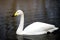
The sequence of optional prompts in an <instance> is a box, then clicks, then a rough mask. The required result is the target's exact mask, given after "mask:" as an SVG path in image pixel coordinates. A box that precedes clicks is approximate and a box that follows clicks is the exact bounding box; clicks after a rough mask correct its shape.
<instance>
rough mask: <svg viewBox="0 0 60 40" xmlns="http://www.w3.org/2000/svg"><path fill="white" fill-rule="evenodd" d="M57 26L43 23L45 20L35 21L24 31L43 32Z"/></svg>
mask: <svg viewBox="0 0 60 40" xmlns="http://www.w3.org/2000/svg"><path fill="white" fill-rule="evenodd" d="M54 28H55V26H54V25H51V24H47V23H43V22H34V23H32V24H30V25H28V26H27V27H26V28H25V29H24V31H23V32H24V33H38V32H42V31H48V30H50V29H54Z"/></svg>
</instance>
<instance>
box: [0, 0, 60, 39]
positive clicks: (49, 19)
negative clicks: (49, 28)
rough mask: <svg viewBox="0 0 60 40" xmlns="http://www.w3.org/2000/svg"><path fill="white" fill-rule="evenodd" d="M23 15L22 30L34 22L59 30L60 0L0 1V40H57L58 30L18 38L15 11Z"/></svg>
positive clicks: (59, 31) (59, 33)
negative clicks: (49, 25) (46, 24)
mask: <svg viewBox="0 0 60 40" xmlns="http://www.w3.org/2000/svg"><path fill="white" fill-rule="evenodd" d="M18 9H21V10H23V11H24V14H25V20H24V21H25V23H24V24H25V25H24V28H25V27H26V26H27V25H29V24H31V23H33V22H36V21H39V22H40V21H41V22H45V23H49V24H54V25H55V26H56V27H59V28H60V0H0V40H59V39H60V29H59V30H57V31H54V32H53V34H52V33H51V34H49V35H47V34H44V35H36V36H18V35H16V30H17V28H18V24H17V20H16V17H11V15H13V14H14V13H15V11H16V10H18Z"/></svg>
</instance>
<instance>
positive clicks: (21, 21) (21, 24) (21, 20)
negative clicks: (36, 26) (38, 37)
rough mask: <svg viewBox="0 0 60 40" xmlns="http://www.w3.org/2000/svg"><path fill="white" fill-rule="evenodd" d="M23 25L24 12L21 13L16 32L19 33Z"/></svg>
mask: <svg viewBox="0 0 60 40" xmlns="http://www.w3.org/2000/svg"><path fill="white" fill-rule="evenodd" d="M23 27H24V14H23V15H21V18H20V23H19V26H18V29H17V33H21V32H22V31H23Z"/></svg>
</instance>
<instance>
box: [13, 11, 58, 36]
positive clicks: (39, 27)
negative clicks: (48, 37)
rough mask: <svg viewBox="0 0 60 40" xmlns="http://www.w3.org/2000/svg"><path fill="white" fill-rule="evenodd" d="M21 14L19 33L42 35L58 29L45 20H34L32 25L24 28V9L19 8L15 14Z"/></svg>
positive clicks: (17, 32)
mask: <svg viewBox="0 0 60 40" xmlns="http://www.w3.org/2000/svg"><path fill="white" fill-rule="evenodd" d="M17 15H21V19H20V24H19V27H18V29H17V31H16V34H17V35H40V34H45V33H47V32H53V31H54V30H57V29H58V28H56V27H55V26H54V25H51V24H47V23H43V22H34V23H32V24H30V25H28V26H27V27H26V28H25V29H24V30H23V27H24V14H23V11H21V10H18V11H17V12H16V13H15V14H14V16H17Z"/></svg>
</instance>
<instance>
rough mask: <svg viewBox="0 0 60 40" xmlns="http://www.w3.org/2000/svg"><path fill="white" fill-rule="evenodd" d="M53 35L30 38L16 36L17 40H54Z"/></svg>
mask: <svg viewBox="0 0 60 40" xmlns="http://www.w3.org/2000/svg"><path fill="white" fill-rule="evenodd" d="M55 36H56V35H54V34H44V35H32V36H20V35H18V36H17V38H18V40H55Z"/></svg>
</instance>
